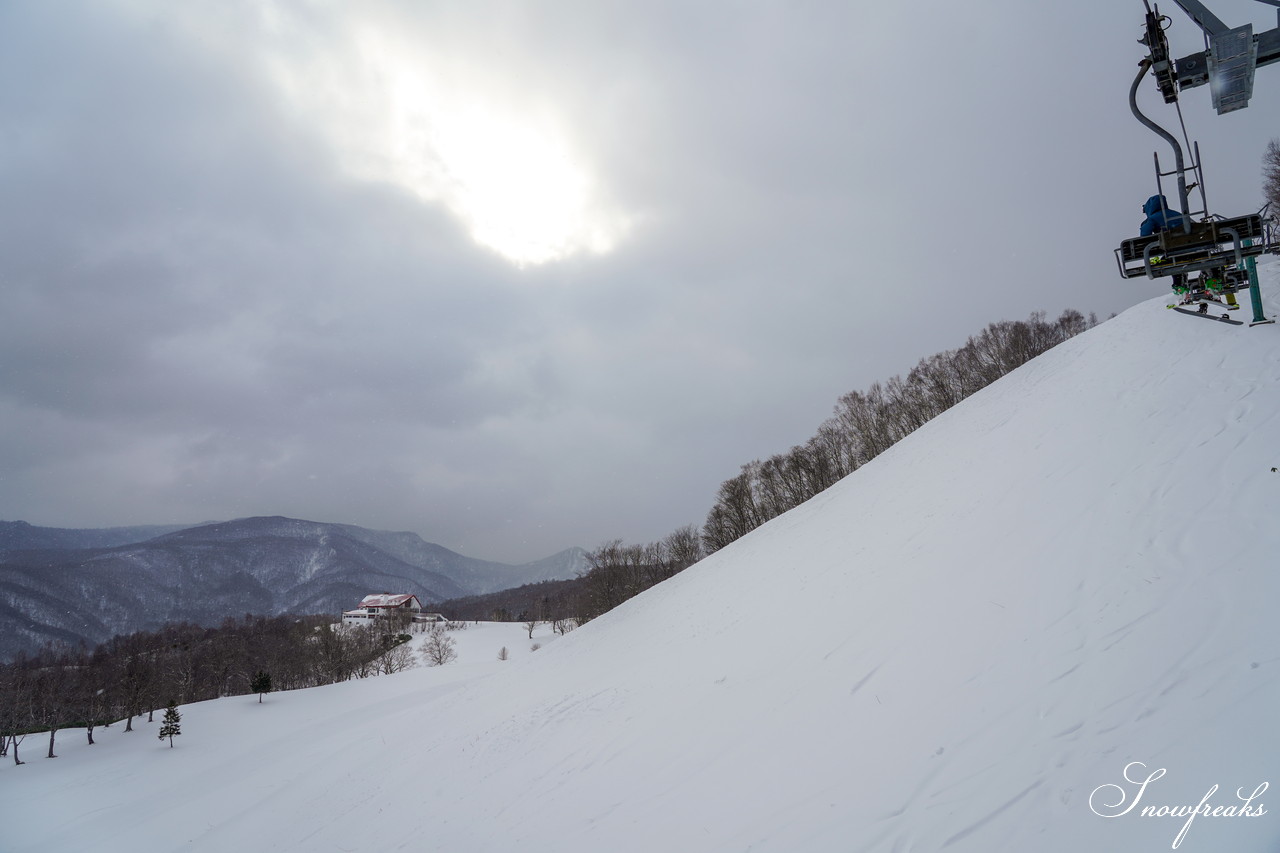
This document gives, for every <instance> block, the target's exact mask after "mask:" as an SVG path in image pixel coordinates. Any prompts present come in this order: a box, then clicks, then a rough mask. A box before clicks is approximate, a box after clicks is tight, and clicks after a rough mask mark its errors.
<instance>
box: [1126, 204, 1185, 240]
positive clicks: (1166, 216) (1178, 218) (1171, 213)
mask: <svg viewBox="0 0 1280 853" xmlns="http://www.w3.org/2000/svg"><path fill="white" fill-rule="evenodd" d="M1142 212H1143V213H1145V214H1146V215H1147V218H1146V219H1145V220H1144V221H1143V223H1142V230H1141V231H1139V232H1138V233H1139V234H1140V235H1141V236H1143V237H1150V236H1151V235H1152V234H1155V233H1156V232H1158V231H1171V230H1173V229H1174V228H1181V227H1182V218H1183V217H1184V216H1186V214H1185V213H1182V212H1181V211H1177V210H1174V209H1173V208H1172V207H1171V206H1170V205H1169V202H1168V201H1167V200H1165V197H1164V196H1162V195H1153V196H1152V197H1151V198H1149V199H1147V203H1146V204H1144V205H1143V206H1142Z"/></svg>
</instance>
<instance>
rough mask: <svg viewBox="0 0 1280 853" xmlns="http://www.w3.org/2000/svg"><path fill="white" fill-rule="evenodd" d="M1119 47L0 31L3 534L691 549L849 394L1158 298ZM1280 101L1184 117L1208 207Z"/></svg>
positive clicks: (769, 14)
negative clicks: (284, 524) (367, 535)
mask: <svg viewBox="0 0 1280 853" xmlns="http://www.w3.org/2000/svg"><path fill="white" fill-rule="evenodd" d="M1166 6H1167V7H1168V8H1167V9H1165V11H1166V13H1168V14H1169V15H1170V16H1171V18H1172V19H1173V23H1174V26H1173V29H1171V30H1170V38H1171V41H1172V42H1173V51H1174V53H1175V55H1178V56H1181V55H1185V54H1187V53H1191V52H1193V51H1195V50H1199V49H1201V48H1202V44H1201V40H1200V37H1199V35H1198V30H1197V29H1196V28H1195V26H1194V25H1193V24H1192V23H1191V22H1190V20H1189V19H1187V18H1186V17H1185V15H1183V14H1182V13H1181V12H1180V11H1179V10H1178V9H1177V8H1176V7H1174V6H1173V4H1172V3H1171V2H1170V3H1167V4H1166ZM1211 7H1212V8H1213V10H1214V11H1215V12H1216V13H1217V14H1218V15H1219V17H1221V18H1223V19H1224V20H1226V21H1227V23H1229V24H1233V25H1234V24H1241V23H1245V22H1248V21H1252V22H1253V23H1254V24H1255V27H1256V28H1258V29H1267V28H1270V27H1273V26H1275V25H1276V20H1275V10H1274V9H1272V8H1268V7H1266V6H1263V5H1262V4H1259V3H1256V2H1248V0H1214V2H1213V3H1211ZM1142 11H1143V10H1142V3H1141V2H1140V0H1132V2H1118V1H1117V0H1059V2H1054V3H1040V2H1036V3H1028V2H1025V0H974V2H972V3H957V2H954V0H924V2H918V3H883V2H876V3H871V2H862V3H855V2H804V0H792V2H782V0H778V2H691V0H671V2H667V0H657V2H655V1H654V0H645V2H609V0H572V2H571V1H570V0H537V2H533V0H527V1H526V2H488V1H487V0H477V2H467V3H444V2H440V3H436V2H424V1H423V0H420V1H419V2H410V0H405V2H390V0H386V2H382V1H381V0H362V2H359V3H337V2H332V3H330V2H300V1H299V2H268V0H226V2H216V3H175V2H170V0H120V2H111V0H100V2H57V3H49V2H44V0H30V2H23V0H7V2H4V3H3V4H0V80H3V83H2V84H0V519H5V520H17V519H23V520H26V521H29V522H31V523H33V524H39V525H48V526H58V527H101V526H115V525H126V524H142V523H185V522H192V523H194V522H199V521H204V520H221V519H228V518H236V517H243V516H250V515H288V516H293V517H299V518H307V519H313V520H319V521H333V522H344V523H352V524H359V525H363V526H367V527H373V528H378V529H391V530H412V531H414V532H416V533H419V534H420V535H422V536H423V537H424V538H425V539H427V540H429V541H433V542H437V543H439V544H441V545H444V546H446V547H448V548H452V549H454V550H456V551H459V552H461V553H464V554H467V555H469V556H475V557H481V558H486V559H494V560H501V561H505V562H524V561H528V560H533V559H537V558H540V557H543V556H546V555H548V554H551V553H553V552H555V551H558V550H561V549H563V548H566V547H569V546H572V545H581V546H584V547H587V548H591V547H594V546H596V545H598V544H600V543H601V542H603V541H605V540H608V539H612V538H622V539H624V540H627V541H629V542H642V541H649V540H652V539H656V538H659V537H661V536H663V535H665V534H666V533H667V532H669V531H670V530H672V529H674V528H675V527H678V526H680V525H683V524H688V523H695V524H701V523H702V521H703V520H704V518H705V515H706V512H707V510H708V509H709V508H710V506H711V503H712V500H713V499H714V496H715V491H716V488H717V487H718V486H719V484H720V482H721V481H723V480H725V479H727V478H728V477H731V476H733V475H734V474H735V473H737V471H738V468H739V466H740V465H742V464H743V463H745V462H748V461H750V460H751V459H753V458H759V457H767V456H769V455H772V454H774V453H779V452H783V451H786V450H787V449H788V448H789V447H791V446H792V445H794V444H798V443H801V442H803V441H804V440H805V439H806V438H808V437H809V436H810V435H811V434H812V433H813V432H814V431H815V430H816V429H817V427H818V425H819V424H820V423H821V421H822V420H823V419H824V418H826V417H827V416H828V415H829V414H830V413H831V409H832V407H833V405H834V404H835V402H836V399H837V398H838V397H839V396H840V395H841V394H843V393H845V392H847V391H850V390H854V389H861V388H865V387H866V386H868V385H870V384H871V383H872V382H874V381H876V380H883V379H887V378H888V377H890V376H892V375H894V374H896V373H901V372H903V371H905V370H907V369H909V368H910V367H911V365H912V364H914V363H915V361H916V360H918V359H919V358H921V357H922V356H927V355H929V354H932V353H934V352H937V351H940V350H944V349H950V348H954V347H956V346H959V345H961V344H962V343H963V342H964V340H965V338H966V337H968V336H969V335H970V334H973V333H976V332H978V331H979V330H980V329H981V328H982V327H983V326H984V325H985V324H986V323H988V322H990V321H993V320H998V319H1020V318H1025V317H1026V316H1027V315H1028V314H1029V313H1030V312H1032V311H1035V310H1044V311H1047V312H1049V314H1050V315H1051V316H1056V314H1057V313H1059V312H1061V311H1062V310H1063V309H1064V308H1068V307H1071V308H1077V309H1080V310H1082V311H1084V312H1086V313H1087V312H1089V311H1096V312H1098V313H1099V315H1100V316H1106V315H1108V314H1110V313H1111V312H1114V311H1119V310H1122V309H1124V308H1125V307H1127V306H1129V305H1131V304H1133V303H1135V302H1137V301H1140V300H1143V299H1147V298H1150V297H1152V296H1156V295H1158V294H1160V293H1162V292H1163V291H1164V290H1165V285H1164V284H1163V283H1160V282H1147V281H1132V282H1128V281H1124V280H1122V279H1121V278H1120V277H1119V275H1118V274H1117V273H1116V270H1115V262H1114V259H1113V256H1112V249H1113V248H1114V247H1115V246H1116V245H1118V243H1119V241H1120V240H1121V239H1123V238H1125V237H1128V236H1134V235H1136V233H1137V227H1138V223H1139V221H1140V220H1141V219H1142V214H1141V212H1140V210H1139V207H1140V205H1141V204H1142V202H1143V201H1144V200H1145V199H1146V198H1147V196H1148V195H1150V194H1151V193H1152V192H1153V189H1154V183H1155V178H1154V174H1153V167H1152V157H1151V153H1152V151H1154V150H1157V148H1159V149H1160V150H1161V156H1162V157H1164V158H1165V160H1166V162H1170V158H1169V156H1168V149H1167V147H1164V144H1163V143H1161V142H1160V141H1159V140H1158V139H1157V138H1156V137H1155V135H1153V134H1152V133H1151V132H1150V131H1147V130H1145V129H1143V128H1142V127H1141V126H1140V125H1139V124H1138V123H1137V122H1136V121H1134V119H1133V118H1132V117H1131V116H1130V114H1129V110H1128V106H1127V101H1126V98H1127V93H1128V88H1129V84H1130V82H1131V81H1132V78H1133V75H1134V73H1136V69H1137V63H1138V61H1139V60H1140V59H1141V57H1142V55H1143V53H1144V51H1143V48H1142V47H1141V46H1139V45H1138V44H1137V43H1136V39H1137V38H1138V37H1139V36H1140V35H1141V24H1142ZM1142 91H1143V96H1142V100H1143V104H1144V106H1145V107H1147V108H1148V109H1149V111H1150V112H1151V114H1152V115H1153V116H1154V117H1156V118H1157V119H1158V120H1161V121H1162V122H1163V123H1165V124H1166V126H1171V127H1173V128H1176V127H1177V117H1176V114H1174V113H1173V112H1172V111H1171V109H1170V108H1166V107H1164V106H1163V104H1162V102H1161V101H1160V99H1159V96H1158V94H1157V93H1156V91H1155V88H1154V83H1151V82H1150V81H1148V82H1147V83H1144V85H1143V90H1142ZM1278 103H1280V70H1277V69H1276V68H1264V69H1260V70H1259V72H1258V75H1257V91H1256V94H1255V97H1254V101H1253V105H1252V107H1251V108H1250V109H1248V110H1245V111H1243V112H1238V113H1235V114H1232V115H1228V116H1224V117H1218V116H1216V115H1214V114H1213V112H1212V110H1211V108H1210V107H1209V102H1208V91H1207V89H1206V88H1201V89H1197V90H1193V91H1190V92H1187V93H1186V94H1185V95H1184V98H1183V111H1184V114H1185V116H1186V121H1187V125H1188V129H1189V131H1190V132H1191V134H1192V136H1193V138H1197V139H1199V140H1200V142H1201V149H1202V152H1203V155H1204V159H1205V164H1206V168H1207V170H1208V174H1207V179H1208V180H1207V186H1208V188H1209V200H1210V204H1211V206H1212V207H1214V208H1215V209H1216V210H1218V211H1219V212H1222V213H1225V214H1228V215H1238V214H1240V213H1244V212H1251V211H1253V210H1256V209H1257V208H1258V207H1259V206H1260V204H1261V191H1260V188H1259V184H1260V168H1261V167H1260V158H1261V155H1262V152H1263V149H1264V148H1265V146H1266V144H1267V141H1268V140H1269V138H1270V137H1271V136H1272V135H1280V125H1277V124H1276V122H1275V117H1276V116H1277V114H1280V113H1278V112H1277V109H1276V106H1277V104H1278ZM1171 321H1173V318H1171ZM957 452H963V448H957Z"/></svg>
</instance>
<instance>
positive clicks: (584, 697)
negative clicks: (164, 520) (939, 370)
mask: <svg viewBox="0 0 1280 853" xmlns="http://www.w3.org/2000/svg"><path fill="white" fill-rule="evenodd" d="M1262 272H1263V275H1264V286H1265V293H1266V295H1268V296H1269V297H1272V296H1273V295H1274V293H1275V291H1276V284H1277V279H1280V265H1278V264H1275V263H1272V264H1269V265H1267V266H1264V267H1263V268H1262ZM1117 286H1128V287H1137V286H1142V284H1133V283H1128V284H1123V285H1122V284H1117ZM1166 301H1167V300H1166V299H1165V297H1163V296H1162V297H1160V298H1158V299H1153V300H1151V301H1149V302H1145V303H1142V304H1140V305H1138V306H1136V307H1135V308H1133V309H1131V310H1129V311H1127V312H1125V313H1124V314H1122V315H1121V316H1119V317H1117V318H1115V319H1113V320H1110V321H1108V322H1106V323H1104V324H1102V325H1101V326H1099V327H1098V328H1096V329H1094V330H1091V331H1090V332H1087V333H1085V334H1084V335H1081V336H1079V337H1077V338H1075V339H1073V340H1071V341H1068V342H1067V343H1065V344H1063V345H1062V346H1060V347H1058V348H1056V349H1054V350H1053V351H1051V352H1049V353H1047V354H1046V355H1044V356H1042V357H1041V358H1038V359H1036V360H1035V361H1033V362H1032V363H1030V364H1028V365H1026V366H1024V367H1023V368H1021V369H1019V370H1017V371H1015V372H1014V373H1012V374H1010V375H1009V376H1007V377H1005V378H1004V379H1002V380H1000V381H999V382H997V383H995V384H994V385H993V386H991V387H990V388H988V389H986V390H985V391H983V392H981V393H979V394H977V395H975V396H974V397H972V398H970V399H969V400H967V401H965V402H964V403H962V404H961V405H959V406H957V407H956V408H954V409H952V410H951V411H949V412H947V413H946V414H944V415H943V416H941V417H939V418H937V419H935V420H934V421H933V422H931V423H930V424H928V425H926V426H925V427H924V428H922V429H921V430H919V431H918V432H916V433H915V434H914V435H912V436H910V437H909V438H908V439H907V440H905V441H903V442H901V443H900V444H898V445H897V446H895V447H894V448H893V449H891V450H890V451H889V452H887V453H885V454H883V455H882V456H881V457H879V458H878V459H876V460H875V461H874V462H872V463H871V464H869V465H867V466H866V467H864V468H863V469H861V470H860V471H858V472H856V473H855V474H854V475H852V476H851V477H849V478H847V479H846V480H845V481H843V482H842V483H840V484H838V485H837V486H836V487H835V488H833V489H830V490H829V491H827V492H825V493H824V494H822V495H820V496H818V497H817V498H815V499H814V500H812V501H810V502H808V503H807V504H805V505H804V506H801V507H799V508H797V509H796V510H793V511H792V512H790V513H787V514H786V515H784V516H782V517H780V518H778V519H775V520H774V521H772V522H770V523H769V524H767V525H765V526H764V527H762V528H760V529H759V530H756V531H755V532H753V533H752V534H750V535H749V536H747V537H744V538H743V539H741V540H739V541H738V542H735V543H734V544H733V545H731V546H730V547H728V548H725V549H724V550H722V551H720V552H719V553H717V554H715V555H713V556H712V557H710V558H708V559H707V560H704V561H703V562H702V563H700V564H699V565H697V566H695V567H693V568H692V569H690V570H688V571H686V572H684V573H683V574H681V575H679V576H677V577H676V578H674V579H672V580H671V581H669V582H667V583H664V584H662V585H661V586H659V587H657V588H655V589H653V590H650V591H649V592H648V593H646V594H644V595H642V596H640V597H638V598H636V599H634V600H632V601H630V602H628V603H627V604H625V605H624V606H622V607H620V608H618V609H617V610H615V611H613V612H611V613H609V614H607V615H605V616H604V617H602V618H600V619H598V620H596V621H594V622H592V623H590V624H589V625H587V626H584V627H583V628H581V629H579V630H577V631H574V632H572V633H570V634H569V635H567V636H565V637H563V638H554V642H549V641H550V640H551V639H553V638H552V637H551V636H550V631H549V628H548V627H547V626H542V627H540V628H539V629H538V633H537V634H536V635H535V641H537V642H541V643H543V644H544V645H545V646H546V648H544V649H541V650H539V651H538V652H537V653H530V652H529V647H530V641H529V640H528V639H527V637H526V636H525V633H524V629H523V627H522V626H519V625H494V624H482V625H479V626H473V627H472V628H470V629H469V630H467V631H465V632H455V633H453V634H451V636H453V637H455V638H456V639H457V641H458V643H459V652H460V657H459V660H458V662H456V663H453V664H450V665H448V666H445V667H440V668H419V669H415V670H411V671H409V672H405V673H401V674H398V675H394V676H384V677H381V678H376V679H370V680H365V681H356V682H348V683H345V684H340V685H333V686H330V687H324V688H316V689H313V690H305V691H296V692H292V693H277V694H270V695H269V696H268V697H267V699H266V702H264V703H263V704H261V705H259V704H258V702H257V697H256V696H246V697H236V698H232V699H223V700H218V701H216V702H207V703H201V704H197V705H190V706H186V707H183V708H182V709H181V710H182V712H183V719H182V732H183V733H182V736H181V737H179V738H177V739H176V743H175V747H174V748H173V749H172V750H171V749H169V748H168V745H167V744H165V743H161V742H159V741H158V740H157V739H156V737H155V734H154V730H153V729H152V728H151V727H149V726H145V725H144V726H142V727H141V729H140V731H138V732H136V733H134V734H124V733H123V732H122V731H121V727H117V726H113V727H112V728H111V729H110V730H105V731H104V730H101V729H100V730H98V732H96V733H95V737H96V738H97V739H98V740H99V744H98V745H96V746H93V747H88V746H85V745H83V740H84V739H83V736H82V735H81V734H79V733H71V732H64V733H63V734H61V735H60V736H59V737H60V740H59V743H60V748H59V754H60V756H61V757H60V758H58V759H57V760H54V761H49V760H45V759H44V758H43V757H42V755H43V742H42V738H40V737H39V736H32V737H31V738H28V740H27V742H26V743H25V744H24V745H23V749H24V757H25V759H26V760H27V761H28V764H26V765H24V766H22V767H13V766H12V763H11V762H10V763H8V764H6V765H4V766H3V768H0V816H2V817H0V825H3V826H4V841H3V846H4V848H5V849H6V850H13V851H37V850H38V851H41V853H55V851H81V850H86V849H92V850H95V851H104V852H105V851H131V853H132V851H140V850H141V851H165V850H184V851H210V852H211V853H212V851H222V850H228V849H243V850H248V851H256V850H273V851H330V850H332V851H370V853H372V851H387V850H398V849H404V850H428V849H432V850H434V849H442V850H443V849H452V850H460V851H508V850H513V849H519V850H525V851H552V850H555V851H612V852H613V853H625V851H652V850H656V849H663V850H679V851H746V850H751V851H757V853H758V851H788V853H790V852H791V851H806V853H811V852H812V851H885V853H904V852H905V851H916V852H917V853H919V851H937V850H946V851H948V853H967V851H975V853H976V851H982V853H990V851H993V850H1011V851H1012V850H1018V851H1031V850H1034V851H1044V853H1078V851H1084V850H1126V851H1143V850H1151V851H1157V850H1167V849H1171V848H1172V847H1173V845H1174V844H1175V843H1178V844H1179V846H1178V848H1177V849H1179V850H1182V851H1222V850H1231V851H1233V853H1251V851H1274V850H1276V849H1277V848H1280V816H1278V815H1277V814H1273V813H1271V810H1270V809H1268V808H1266V804H1267V803H1268V802H1269V800H1268V797H1269V796H1270V794H1271V792H1270V791H1263V792H1261V793H1260V794H1259V796H1257V797H1256V798H1255V799H1253V800H1252V801H1251V802H1250V803H1249V804H1248V805H1249V808H1250V810H1251V811H1253V812H1257V811H1260V810H1261V811H1262V812H1263V813H1261V814H1257V813H1253V814H1249V815H1242V814H1236V815H1235V816H1230V817H1228V816H1223V811H1224V810H1225V808H1224V807H1234V809H1233V811H1241V810H1242V807H1243V806H1245V803H1244V801H1243V800H1242V799H1240V798H1239V797H1238V796H1237V789H1241V792H1242V794H1243V796H1244V797H1248V796H1249V794H1250V793H1251V792H1254V791H1255V790H1257V789H1258V788H1259V787H1260V786H1261V785H1262V784H1263V783H1270V782H1273V781H1277V780H1275V779H1273V778H1272V777H1273V775H1274V771H1275V770H1276V767H1277V759H1278V758H1280V743H1278V740H1277V735H1276V732H1275V724H1274V721H1275V713H1276V710H1277V708H1280V642H1278V641H1280V632H1277V629H1276V627H1275V626H1276V624H1277V620H1276V619H1275V617H1274V614H1273V613H1272V611H1273V609H1274V607H1275V606H1276V603H1277V602H1278V601H1280V580H1278V579H1277V571H1276V569H1277V566H1280V560H1277V558H1276V556H1275V555H1276V552H1277V546H1280V524H1276V523H1275V519H1276V518H1277V515H1278V514H1280V473H1273V472H1272V471H1271V468H1272V467H1273V466H1280V449H1277V446H1276V437H1277V436H1278V435H1280V418H1278V415H1280V393H1278V390H1280V326H1275V325H1271V326H1259V327H1254V328H1250V327H1248V326H1242V327H1235V326H1228V325H1226V324H1221V325H1214V324H1210V323H1206V322H1204V321H1202V320H1199V319H1195V318H1185V317H1179V316H1176V315H1174V314H1173V312H1170V311H1166V310H1165V309H1164V303H1165V302H1166ZM1237 313H1238V314H1239V315H1243V316H1242V317H1241V319H1244V320H1246V321H1247V320H1248V319H1249V315H1250V313H1251V312H1250V308H1249V306H1248V302H1247V301H1245V302H1244V307H1243V308H1242V309H1241V311H1239V312H1237ZM1267 313H1268V316H1273V317H1274V316H1277V315H1280V304H1277V302H1276V300H1275V299H1274V298H1270V299H1269V300H1268V303H1267ZM502 646H506V647H507V648H508V649H509V651H510V654H511V660H508V661H498V660H497V654H498V650H499V649H500V648H501V647H502ZM158 720H159V718H158V717H157V722H156V723H155V724H153V725H154V726H158V725H159V722H158ZM135 725H136V724H135ZM1134 762H1140V764H1134ZM1161 769H1163V770H1165V771H1166V772H1165V773H1164V774H1163V775H1158V776H1156V778H1153V779H1152V781H1151V782H1150V783H1149V784H1148V785H1147V787H1146V788H1145V789H1144V790H1143V791H1142V793H1141V798H1140V801H1139V802H1138V803H1137V805H1136V806H1135V807H1133V808H1132V809H1130V810H1128V811H1126V809H1127V808H1128V807H1129V806H1131V805H1134V797H1135V796H1137V795H1138V788H1139V784H1137V783H1134V782H1130V781H1126V773H1127V775H1128V778H1129V779H1134V780H1138V782H1141V780H1143V779H1146V778H1148V777H1150V776H1152V775H1153V774H1155V773H1156V771H1158V770H1161ZM1215 785H1216V786H1218V788H1217V790H1216V791H1214V792H1213V793H1211V794H1210V795H1209V796H1208V798H1207V800H1206V792H1210V791H1211V789H1213V786H1215ZM1122 792H1123V793H1124V795H1125V800H1124V801H1123V802H1122V803H1119V804H1116V801H1117V799H1118V797H1119V795H1120V793H1122ZM1202 800H1205V802H1206V803H1207V806H1206V807H1205V809H1204V812H1210V811H1211V810H1212V808H1214V807H1217V808H1219V816H1217V817H1215V816H1212V814H1205V813H1203V812H1202V813H1200V814H1198V815H1196V816H1195V817H1194V818H1193V822H1192V823H1191V824H1190V825H1187V820H1188V817H1187V815H1186V814H1185V813H1184V814H1183V815H1182V816H1181V817H1178V816H1176V815H1174V816H1170V815H1168V814H1167V812H1168V811H1169V810H1170V809H1171V808H1172V809H1176V808H1181V807H1185V809H1184V812H1185V811H1189V810H1190V809H1191V808H1193V807H1196V806H1197V804H1199V803H1201V802H1202ZM1146 807H1155V808H1157V809H1158V808H1160V807H1168V808H1165V810H1164V811H1165V813H1166V814H1165V816H1145V817H1144V816H1142V814H1141V810H1142V809H1143V808H1146ZM1107 815H1109V816H1107ZM1184 827H1185V829H1186V832H1185V834H1182V835H1181V837H1180V833H1181V832H1182V830H1183V829H1184Z"/></svg>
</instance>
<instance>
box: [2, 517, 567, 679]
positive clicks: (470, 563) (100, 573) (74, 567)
mask: <svg viewBox="0 0 1280 853" xmlns="http://www.w3.org/2000/svg"><path fill="white" fill-rule="evenodd" d="M148 533H151V534H152V535H151V536H150V537H148V536H147V534H148ZM157 534H158V535H157ZM0 537H2V538H0V658H3V659H7V658H9V657H11V656H12V655H13V654H15V653H17V652H18V651H21V650H30V649H32V648H35V647H38V646H39V645H41V644H43V643H45V642H49V641H53V642H68V643H78V642H85V643H87V644H89V645H93V644H95V643H98V642H101V641H103V640H106V639H109V638H110V637H112V636H113V635H115V634H119V633H127V632H131V631H139V630H151V629H155V628H158V627H160V626H161V625H163V624H164V623H166V622H175V621H187V622H194V623H197V624H217V623H218V622H220V621H222V620H223V619H225V618H227V617H240V616H242V615H244V614H246V613H253V614H258V615H275V614H280V613H333V614H334V615H335V616H336V615H337V614H338V613H340V612H341V611H342V610H346V609H351V608H352V607H354V606H355V605H356V604H357V603H358V602H359V601H360V599H361V598H362V597H363V596H365V595H366V594H368V593H371V592H411V593H414V594H415V595H417V596H418V598H419V599H420V600H421V601H422V602H423V603H424V604H428V603H434V602H439V601H442V600H444V599H449V598H458V597H461V596H467V595H475V594H480V593H487V592H493V591H496V590H500V589H504V588H506V587H514V586H520V585H522V584H526V583H533V582H537V581H541V580H552V579H563V578H572V577H575V576H576V575H577V574H578V572H579V571H580V570H581V569H582V568H583V566H584V565H585V560H584V555H583V552H582V550H581V549H578V548H573V549H569V550H568V551H564V552H561V553H560V554H556V555H554V556H552V557H548V558H546V559H544V560H539V561H537V562H534V563H529V564H527V565H524V566H510V565H505V564H502V563H489V562H485V561H483V560H475V559H472V558H470V557H464V556H462V555H461V554H456V553H454V552H453V551H450V550H448V549H447V548H443V547H441V546H439V545H433V544H431V543H429V542H424V541H423V540H422V539H421V538H419V537H418V536H417V535H416V534H412V533H390V532H384V531H375V530H366V529H365V528H361V527H355V526H352V525H345V524H323V523H319V522H314V521H302V520H299V519H291V518H281V517H269V518H244V519H238V520H235V521H227V522H219V523H215V524H205V525H201V526H198V527H191V528H185V529H183V528H177V529H175V528H172V527H140V528H116V529H113V530H102V531H92V530H58V529H56V528H39V527H33V526H31V525H28V524H26V523H25V522H0ZM86 543H90V544H86ZM117 543H118V544H117Z"/></svg>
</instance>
